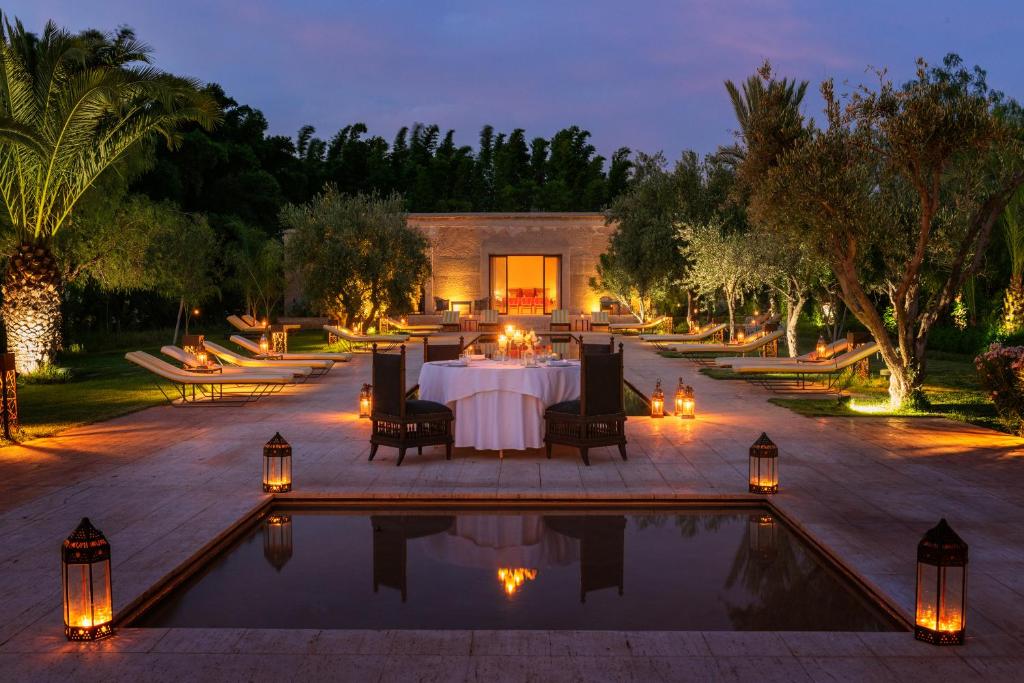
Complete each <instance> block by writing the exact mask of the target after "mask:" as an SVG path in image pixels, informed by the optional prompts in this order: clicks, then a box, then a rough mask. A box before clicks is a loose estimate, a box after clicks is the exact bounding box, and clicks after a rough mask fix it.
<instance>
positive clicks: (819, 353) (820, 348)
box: [814, 335, 828, 360]
mask: <svg viewBox="0 0 1024 683" xmlns="http://www.w3.org/2000/svg"><path fill="white" fill-rule="evenodd" d="M826 355H828V344H827V343H825V338H824V337H822V336H821V335H818V343H817V344H815V345H814V358H815V359H816V360H824V359H825V356H826Z"/></svg>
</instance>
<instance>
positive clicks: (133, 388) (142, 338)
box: [0, 330, 325, 444]
mask: <svg viewBox="0 0 1024 683" xmlns="http://www.w3.org/2000/svg"><path fill="white" fill-rule="evenodd" d="M171 334H172V332H171V331H162V330H158V331H155V332H148V333H138V334H135V335H132V336H131V337H129V338H128V339H126V340H123V341H127V343H128V344H129V345H127V346H125V347H123V348H118V349H111V350H105V351H102V352H93V353H90V352H88V351H86V352H83V353H65V354H63V355H62V356H61V358H60V360H59V362H58V363H57V366H59V367H60V368H64V369H67V371H68V376H67V379H66V381H63V382H60V383H43V384H40V383H34V382H33V383H23V382H20V381H19V383H18V410H19V417H20V422H21V431H20V432H19V434H18V440H19V441H24V440H27V439H35V438H39V437H43V436H50V435H52V434H56V433H57V432H62V431H64V430H65V429H70V428H71V427H77V426H80V425H84V424H90V423H93V422H100V421H102V420H109V419H111V418H113V417H118V416H119V415H125V414H127V413H132V412H135V411H137V410H142V409H143V408H149V407H151V406H155V405H159V404H161V403H163V402H164V397H163V395H162V394H161V393H160V391H159V390H158V389H157V388H156V387H155V386H154V384H153V381H152V379H151V376H150V375H149V373H147V372H145V371H143V370H142V369H141V368H138V367H136V366H135V365H132V364H131V363H129V362H128V361H126V360H125V359H124V354H125V352H126V351H135V350H141V351H146V352H147V353H151V354H153V355H154V356H159V355H160V346H161V345H162V344H166V343H167V342H168V341H169V340H170V338H171ZM228 336H230V333H229V332H227V331H219V332H215V333H213V334H210V335H207V338H208V339H210V340H211V341H216V342H217V343H219V344H221V345H222V346H226V347H228V348H234V344H233V343H231V342H229V341H228ZM288 341H289V348H290V349H291V350H294V351H306V350H315V349H321V348H323V347H324V344H325V339H324V334H323V333H322V332H320V331H317V330H303V331H299V332H295V333H292V334H291V335H289V339H288ZM86 349H88V347H86ZM3 443H4V441H3V439H2V438H0V444H3Z"/></svg>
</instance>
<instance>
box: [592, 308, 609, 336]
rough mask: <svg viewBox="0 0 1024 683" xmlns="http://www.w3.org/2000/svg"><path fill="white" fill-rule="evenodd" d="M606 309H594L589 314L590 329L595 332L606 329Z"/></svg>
mask: <svg viewBox="0 0 1024 683" xmlns="http://www.w3.org/2000/svg"><path fill="white" fill-rule="evenodd" d="M609 322H610V321H609V320H608V311H594V312H593V313H591V314H590V331H591V332H597V331H599V330H605V331H608V324H609Z"/></svg>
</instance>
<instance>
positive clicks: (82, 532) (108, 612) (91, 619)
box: [61, 517, 114, 640]
mask: <svg viewBox="0 0 1024 683" xmlns="http://www.w3.org/2000/svg"><path fill="white" fill-rule="evenodd" d="M61 578H62V583H63V588H64V635H66V636H67V638H68V640H98V639H100V638H106V637H107V636H109V635H111V634H113V632H114V629H113V626H112V625H111V623H112V622H113V620H114V602H113V598H112V597H111V592H110V543H108V542H107V539H106V537H105V536H104V535H103V532H101V531H100V530H99V529H97V528H96V527H94V526H93V525H92V524H91V523H90V522H89V518H88V517H83V518H82V521H81V522H80V523H79V525H78V528H77V529H75V530H74V531H73V532H72V533H71V535H70V536H68V538H67V540H65V541H64V546H63V548H62V549H61Z"/></svg>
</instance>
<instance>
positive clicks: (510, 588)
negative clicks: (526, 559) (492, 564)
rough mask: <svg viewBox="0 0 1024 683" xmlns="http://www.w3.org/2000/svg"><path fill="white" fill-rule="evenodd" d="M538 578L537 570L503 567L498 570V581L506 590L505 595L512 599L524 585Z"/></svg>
mask: <svg viewBox="0 0 1024 683" xmlns="http://www.w3.org/2000/svg"><path fill="white" fill-rule="evenodd" d="M536 578H537V570H536V569H526V568H525V567H515V568H512V567H501V568H499V569H498V581H499V582H500V583H501V585H502V587H503V588H504V589H505V595H507V596H508V597H510V598H511V597H513V596H514V595H515V594H516V592H518V591H519V589H520V588H522V587H523V584H525V583H526V582H527V581H533V580H534V579H536Z"/></svg>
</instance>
